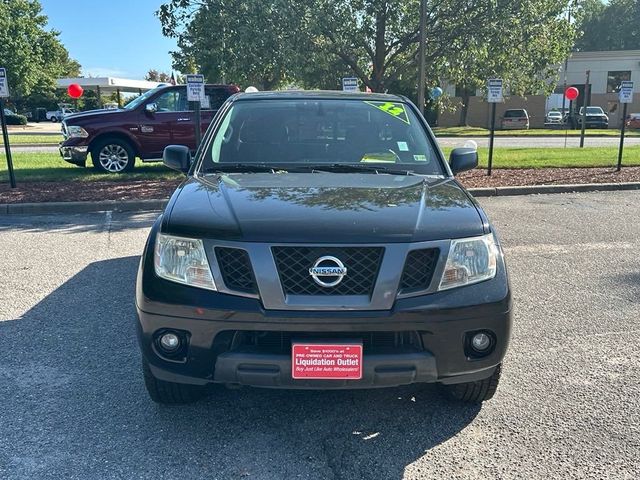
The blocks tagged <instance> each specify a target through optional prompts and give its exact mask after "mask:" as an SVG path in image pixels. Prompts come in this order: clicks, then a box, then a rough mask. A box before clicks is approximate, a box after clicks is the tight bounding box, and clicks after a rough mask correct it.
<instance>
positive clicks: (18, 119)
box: [4, 113, 27, 125]
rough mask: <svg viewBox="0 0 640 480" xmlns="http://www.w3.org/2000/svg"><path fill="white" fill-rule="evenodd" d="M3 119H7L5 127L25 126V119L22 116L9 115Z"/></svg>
mask: <svg viewBox="0 0 640 480" xmlns="http://www.w3.org/2000/svg"><path fill="white" fill-rule="evenodd" d="M4 118H6V119H7V125H26V124H27V117H25V116H24V115H18V114H14V113H12V114H10V115H5V116H4Z"/></svg>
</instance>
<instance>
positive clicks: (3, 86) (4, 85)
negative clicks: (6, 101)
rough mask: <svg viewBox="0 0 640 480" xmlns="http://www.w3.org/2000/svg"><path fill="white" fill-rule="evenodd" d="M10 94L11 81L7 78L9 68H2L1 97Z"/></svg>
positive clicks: (0, 75) (0, 78)
mask: <svg viewBox="0 0 640 480" xmlns="http://www.w3.org/2000/svg"><path fill="white" fill-rule="evenodd" d="M8 96H9V82H8V80H7V70H6V69H4V68H0V97H8Z"/></svg>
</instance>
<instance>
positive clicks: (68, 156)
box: [59, 144, 89, 167]
mask: <svg viewBox="0 0 640 480" xmlns="http://www.w3.org/2000/svg"><path fill="white" fill-rule="evenodd" d="M59 150H60V156H61V157H62V159H63V160H64V161H65V162H69V163H73V164H74V165H78V166H81V167H84V166H85V165H86V162H87V155H88V151H89V147H88V146H84V145H72V146H65V145H64V144H60V149H59Z"/></svg>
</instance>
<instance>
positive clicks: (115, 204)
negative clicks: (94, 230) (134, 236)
mask: <svg viewBox="0 0 640 480" xmlns="http://www.w3.org/2000/svg"><path fill="white" fill-rule="evenodd" d="M168 200H169V199H168V198H166V199H162V200H102V201H100V202H42V203H4V204H0V215H16V214H28V215H38V214H50V213H95V212H106V211H114V212H146V211H153V210H162V209H164V206H165V205H166V204H167V201H168Z"/></svg>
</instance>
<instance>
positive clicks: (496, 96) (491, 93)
mask: <svg viewBox="0 0 640 480" xmlns="http://www.w3.org/2000/svg"><path fill="white" fill-rule="evenodd" d="M487 102H489V103H502V102H504V96H503V95H502V79H501V78H490V79H489V82H488V86H487Z"/></svg>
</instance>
